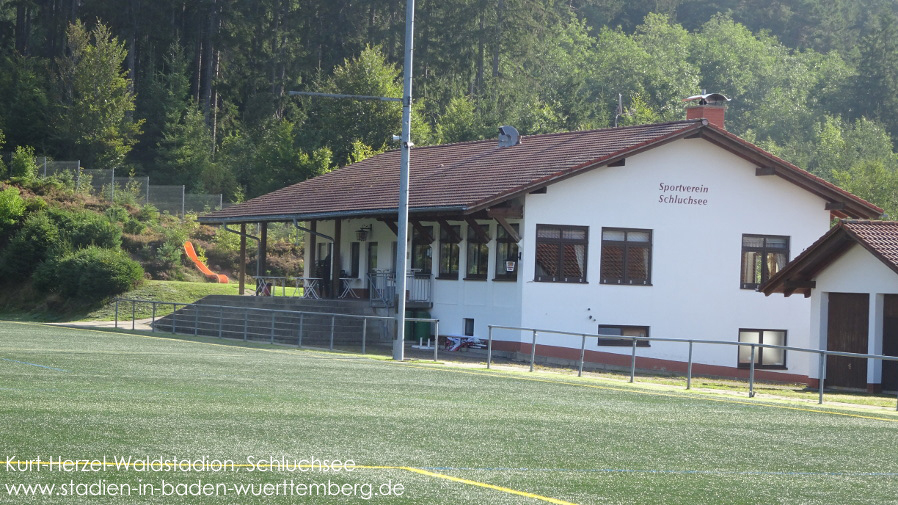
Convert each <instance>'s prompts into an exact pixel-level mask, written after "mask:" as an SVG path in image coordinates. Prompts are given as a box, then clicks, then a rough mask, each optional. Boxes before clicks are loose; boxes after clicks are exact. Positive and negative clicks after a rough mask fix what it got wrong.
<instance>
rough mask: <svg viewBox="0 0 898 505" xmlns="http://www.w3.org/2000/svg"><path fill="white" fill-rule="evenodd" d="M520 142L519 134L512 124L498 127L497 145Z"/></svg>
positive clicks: (509, 144) (505, 145)
mask: <svg viewBox="0 0 898 505" xmlns="http://www.w3.org/2000/svg"><path fill="white" fill-rule="evenodd" d="M520 143H521V134H520V133H518V130H517V129H516V128H515V127H514V126H500V127H499V147H511V146H516V145H518V144H520Z"/></svg>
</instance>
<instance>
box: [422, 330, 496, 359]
mask: <svg viewBox="0 0 898 505" xmlns="http://www.w3.org/2000/svg"><path fill="white" fill-rule="evenodd" d="M436 344H437V343H436V342H434V345H436ZM492 363H493V325H489V332H488V333H487V340H486V369H487V370H489V369H490V366H491V365H492Z"/></svg>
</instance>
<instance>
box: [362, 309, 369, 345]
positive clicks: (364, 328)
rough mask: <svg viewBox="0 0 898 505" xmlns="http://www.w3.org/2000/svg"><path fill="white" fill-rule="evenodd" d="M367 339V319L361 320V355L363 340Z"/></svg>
mask: <svg viewBox="0 0 898 505" xmlns="http://www.w3.org/2000/svg"><path fill="white" fill-rule="evenodd" d="M367 337H368V318H367V317H366V318H364V319H362V354H365V339H366V338H367Z"/></svg>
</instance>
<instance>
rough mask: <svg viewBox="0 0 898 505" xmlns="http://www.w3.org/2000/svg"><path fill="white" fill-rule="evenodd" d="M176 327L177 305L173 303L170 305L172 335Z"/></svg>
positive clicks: (175, 331)
mask: <svg viewBox="0 0 898 505" xmlns="http://www.w3.org/2000/svg"><path fill="white" fill-rule="evenodd" d="M177 326H178V305H177V304H175V303H173V304H171V332H172V334H175V333H177V330H176V328H177Z"/></svg>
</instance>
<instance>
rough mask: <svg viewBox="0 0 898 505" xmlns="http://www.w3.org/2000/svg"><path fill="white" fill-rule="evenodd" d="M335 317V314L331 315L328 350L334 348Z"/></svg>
mask: <svg viewBox="0 0 898 505" xmlns="http://www.w3.org/2000/svg"><path fill="white" fill-rule="evenodd" d="M336 319H337V316H331V346H330V350H331V351H333V350H334V324H335V321H336Z"/></svg>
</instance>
